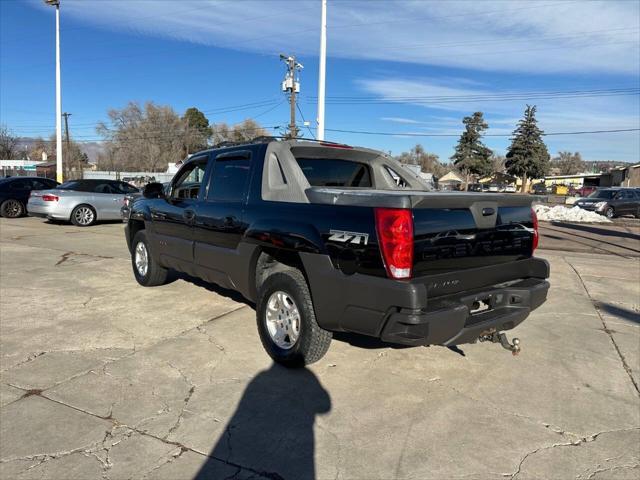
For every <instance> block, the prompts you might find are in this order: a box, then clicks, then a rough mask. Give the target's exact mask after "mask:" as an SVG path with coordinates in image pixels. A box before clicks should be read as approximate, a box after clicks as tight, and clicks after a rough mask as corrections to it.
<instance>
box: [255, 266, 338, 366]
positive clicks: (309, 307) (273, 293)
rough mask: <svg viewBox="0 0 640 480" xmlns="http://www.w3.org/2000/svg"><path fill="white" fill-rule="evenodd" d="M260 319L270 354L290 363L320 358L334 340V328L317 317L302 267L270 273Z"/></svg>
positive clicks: (260, 296)
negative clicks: (331, 330) (301, 270)
mask: <svg viewBox="0 0 640 480" xmlns="http://www.w3.org/2000/svg"><path fill="white" fill-rule="evenodd" d="M256 320H257V323H258V333H259V334H260V340H261V341H262V345H263V346H264V348H265V350H266V351H267V353H268V354H269V356H270V357H271V358H272V359H273V360H274V361H276V362H278V363H280V364H282V365H284V366H286V367H291V368H295V367H303V366H305V365H309V364H311V363H314V362H317V361H318V360H320V359H321V358H322V357H323V356H324V354H325V353H327V350H329V345H330V344H331V337H332V334H331V332H329V331H327V330H323V329H322V328H320V326H319V325H318V322H317V321H316V316H315V312H314V310H313V302H312V300H311V293H310V292H309V287H308V286H307V281H306V279H305V278H304V275H302V272H300V271H299V270H295V269H291V270H285V271H281V272H277V273H274V274H272V275H271V276H269V277H268V278H267V279H266V280H265V281H264V283H263V284H262V286H261V287H260V291H259V292H258V302H257V305H256Z"/></svg>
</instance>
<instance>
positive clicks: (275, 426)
mask: <svg viewBox="0 0 640 480" xmlns="http://www.w3.org/2000/svg"><path fill="white" fill-rule="evenodd" d="M329 411H331V397H330V396H329V393H328V392H327V391H326V390H325V389H324V388H323V387H322V385H321V384H320V382H319V381H318V379H317V377H316V376H315V375H314V374H313V372H311V371H310V370H308V369H306V368H302V369H295V370H294V369H287V368H284V367H282V366H280V365H277V364H275V363H274V364H273V365H272V366H271V367H270V368H269V369H268V370H264V371H262V372H260V373H259V374H258V375H256V376H255V377H254V378H253V380H251V382H250V383H249V385H247V388H246V389H245V391H244V393H243V395H242V398H241V399H240V402H239V403H238V407H237V408H236V411H235V412H234V414H233V416H232V417H231V419H230V420H229V423H227V425H226V428H225V431H224V433H223V434H222V435H221V436H220V438H219V440H218V443H217V444H216V445H215V447H214V448H213V450H211V452H210V453H209V458H208V459H207V461H206V462H205V463H204V465H203V466H202V467H201V469H200V471H199V472H198V473H197V474H196V476H195V477H194V478H195V479H197V480H205V479H218V478H226V477H227V476H228V475H229V470H230V467H231V468H236V469H237V472H236V473H235V474H234V475H237V474H239V473H241V472H243V473H245V474H248V475H249V476H256V477H257V478H263V477H264V478H271V479H284V478H287V479H288V478H295V479H300V480H307V479H309V480H313V479H315V478H316V471H315V459H314V454H315V437H314V431H313V427H314V423H315V419H316V416H317V415H321V414H327V413H328V412H329ZM243 478H244V477H243Z"/></svg>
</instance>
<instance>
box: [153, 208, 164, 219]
mask: <svg viewBox="0 0 640 480" xmlns="http://www.w3.org/2000/svg"><path fill="white" fill-rule="evenodd" d="M151 218H152V219H153V220H166V219H167V214H166V213H163V212H157V211H155V210H154V211H152V212H151Z"/></svg>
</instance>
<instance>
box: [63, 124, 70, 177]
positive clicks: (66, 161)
mask: <svg viewBox="0 0 640 480" xmlns="http://www.w3.org/2000/svg"><path fill="white" fill-rule="evenodd" d="M62 116H63V117H64V137H65V144H66V146H67V152H66V154H65V156H64V163H65V164H66V165H67V170H69V168H70V167H71V164H70V163H69V155H70V154H71V149H70V148H69V147H70V146H71V142H70V141H69V117H70V116H71V114H70V113H67V112H64V113H63V114H62Z"/></svg>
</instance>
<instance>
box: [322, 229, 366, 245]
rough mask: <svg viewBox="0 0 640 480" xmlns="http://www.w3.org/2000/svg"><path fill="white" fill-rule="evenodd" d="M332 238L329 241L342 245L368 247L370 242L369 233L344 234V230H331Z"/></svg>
mask: <svg viewBox="0 0 640 480" xmlns="http://www.w3.org/2000/svg"><path fill="white" fill-rule="evenodd" d="M329 233H330V234H331V236H330V237H329V240H333V241H335V242H341V243H347V242H348V243H355V244H356V245H366V244H367V243H368V242H369V234H368V233H358V232H343V231H342V230H329Z"/></svg>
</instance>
